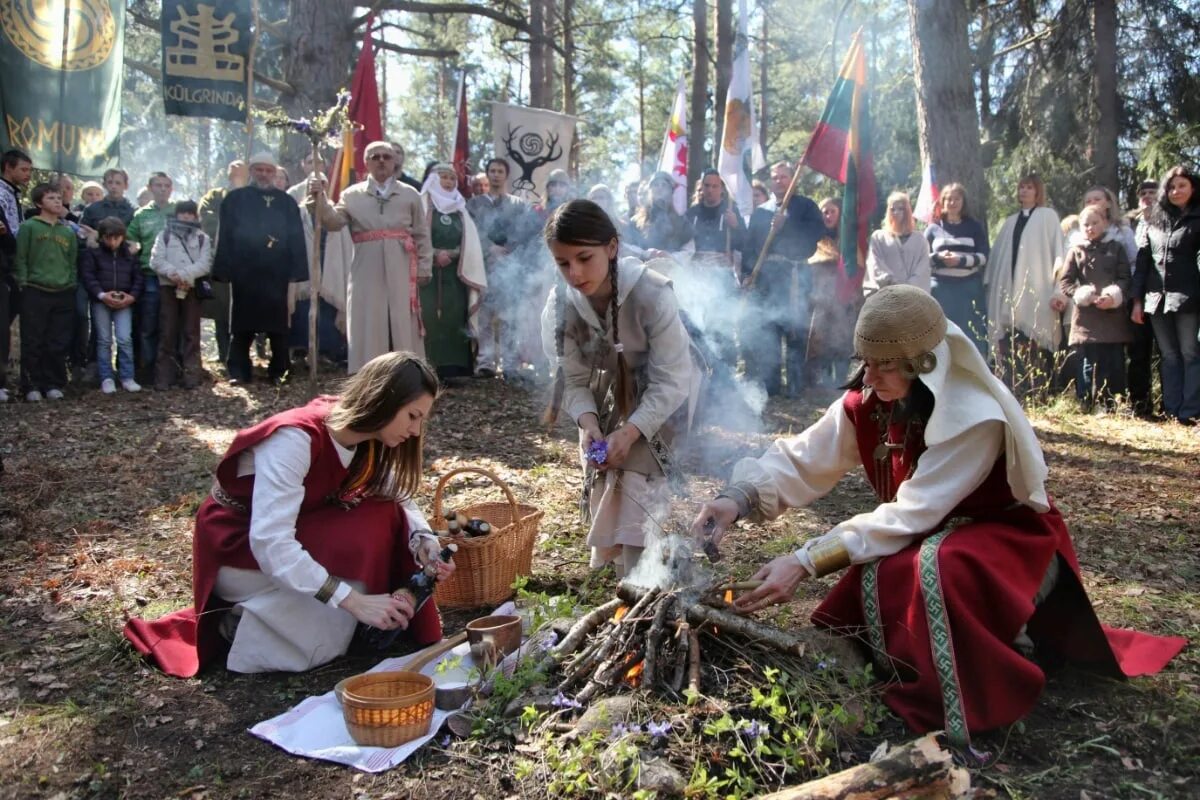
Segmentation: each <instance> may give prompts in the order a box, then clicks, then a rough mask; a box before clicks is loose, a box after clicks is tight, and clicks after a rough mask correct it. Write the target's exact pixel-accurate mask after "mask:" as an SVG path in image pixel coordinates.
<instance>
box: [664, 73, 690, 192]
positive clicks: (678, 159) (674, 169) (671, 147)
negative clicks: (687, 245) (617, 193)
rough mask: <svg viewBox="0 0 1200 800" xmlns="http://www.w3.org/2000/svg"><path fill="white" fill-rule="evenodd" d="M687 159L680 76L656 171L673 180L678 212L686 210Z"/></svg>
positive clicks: (684, 116)
mask: <svg viewBox="0 0 1200 800" xmlns="http://www.w3.org/2000/svg"><path fill="white" fill-rule="evenodd" d="M687 161H688V121H687V94H686V91H685V84H684V81H683V78H680V79H679V89H678V90H677V91H676V92H675V106H674V107H673V108H672V109H671V119H670V120H668V121H667V132H666V134H664V135H663V145H662V153H661V154H660V155H659V157H658V171H659V172H665V173H667V174H668V175H670V176H671V177H672V178H673V179H674V180H675V194H674V197H673V200H674V201H675V211H676V213H678V214H682V213H683V212H684V211H687V205H688V197H687V169H688V164H687Z"/></svg>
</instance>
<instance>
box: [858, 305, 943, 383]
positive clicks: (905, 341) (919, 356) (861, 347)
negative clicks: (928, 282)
mask: <svg viewBox="0 0 1200 800" xmlns="http://www.w3.org/2000/svg"><path fill="white" fill-rule="evenodd" d="M945 338H946V314H945V312H943V311H942V307H941V305H940V304H939V303H938V301H937V300H935V299H933V297H932V296H931V295H930V294H929V293H928V292H925V291H922V290H921V289H918V288H917V287H915V286H907V285H903V284H901V285H898V286H885V287H883V288H882V289H880V290H879V291H878V292H875V294H873V295H871V296H870V297H868V298H867V300H866V302H865V303H863V307H862V311H861V312H859V315H858V324H856V325H855V326H854V349H855V355H857V356H858V357H859V358H863V359H867V358H871V359H876V360H878V361H896V360H899V359H908V360H911V361H915V362H918V363H920V362H924V361H926V360H928V359H927V358H926V357H927V356H929V354H931V353H932V352H933V348H935V347H937V346H938V343H939V342H941V341H942V340H943V339H945ZM935 363H936V362H935ZM920 366H922V367H924V366H925V365H924V364H923V363H920ZM930 368H932V367H930ZM920 371H921V372H927V371H928V370H927V369H920Z"/></svg>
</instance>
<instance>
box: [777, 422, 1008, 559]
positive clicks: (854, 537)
mask: <svg viewBox="0 0 1200 800" xmlns="http://www.w3.org/2000/svg"><path fill="white" fill-rule="evenodd" d="M1003 447H1004V423H1003V422H1001V421H999V420H988V421H986V422H982V423H980V424H978V425H975V426H973V427H971V428H968V429H967V430H966V431H963V432H962V433H960V434H959V435H958V436H955V437H954V438H953V439H950V440H949V441H946V442H943V443H942V444H938V445H934V446H932V447H930V448H929V449H927V450H926V451H925V452H924V453H922V454H921V458H920V460H918V462H917V469H916V470H915V471H914V472H913V474H912V477H910V478H909V479H908V480H906V481H904V482H903V483H901V484H900V488H899V490H898V491H897V492H896V499H895V500H893V501H892V502H890V503H882V504H880V505H879V506H877V507H876V508H875V510H874V511H870V512H867V513H866V514H858V515H857V516H854V517H851V518H850V519H848V520H846V521H845V522H843V523H841V524H839V525H836V526H834V527H833V529H832V530H830V531H829V532H828V533H826V534H825V535H824V536H818V537H816V538H813V539H810V540H809V541H807V542H805V543H804V545H803V547H801V548H800V549H799V550H797V551H796V557H797V558H798V559H799V560H800V563H802V564H804V566H805V568H806V569H808V571H809V572H811V573H814V574H815V572H816V570H815V569H814V568H813V564H812V559H811V558H809V555H808V551H809V550H810V549H811V548H812V547H813V546H815V545H816V544H818V543H819V542H822V541H827V540H828V539H830V538H832V537H835V536H836V537H838V538H840V539H841V541H842V544H844V545H845V547H846V550H847V551H848V552H849V553H850V563H852V564H861V563H864V562H867V561H874V560H875V559H878V558H882V557H884V556H889V555H891V554H892V553H898V552H899V551H901V550H903V549H904V548H905V547H906V546H908V544H909V543H910V542H911V541H912V540H913V538H914V537H915V536H920V535H923V534H926V533H928V532H930V531H932V530H934V529H935V528H936V527H937V526H938V525H939V524H940V523H941V522H942V521H943V520H944V519H946V517H948V516H949V515H950V512H951V511H953V510H954V508H955V506H957V505H958V504H959V503H961V502H962V501H963V499H964V498H966V497H967V495H969V494H971V492H973V491H975V489H977V488H978V487H979V485H980V484H982V483H983V481H984V480H985V479H986V478H987V476H988V474H989V473H990V472H991V471H992V468H993V467H994V466H995V464H996V459H997V458H999V457H1000V453H1001V451H1002V450H1003Z"/></svg>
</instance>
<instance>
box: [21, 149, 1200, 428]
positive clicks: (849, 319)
mask: <svg viewBox="0 0 1200 800" xmlns="http://www.w3.org/2000/svg"><path fill="white" fill-rule="evenodd" d="M366 164H367V175H366V176H365V179H364V180H363V181H361V182H359V183H357V184H354V185H353V186H350V187H348V188H346V189H345V190H344V191H343V192H342V193H341V195H340V196H339V197H338V198H336V199H333V198H330V197H328V196H327V191H328V180H327V179H326V178H325V176H324V174H323V173H324V171H325V166H326V165H325V164H324V163H321V162H319V161H318V163H315V164H314V163H313V162H312V159H311V157H308V158H306V159H305V160H304V162H303V163H301V164H300V165H299V171H300V172H302V173H303V175H302V176H301V177H300V180H299V181H298V182H292V181H291V180H290V179H289V177H288V173H287V171H286V170H285V169H284V168H283V167H282V166H280V165H279V164H278V163H277V162H276V160H275V158H274V157H273V156H272V154H270V153H265V152H264V153H259V154H256V155H255V156H254V157H253V158H251V159H250V160H249V161H248V162H243V161H240V160H239V161H234V162H232V163H230V164H229V166H228V173H227V179H226V182H225V185H223V186H220V187H216V188H213V189H211V190H210V191H208V192H207V193H205V194H204V195H203V197H202V198H201V199H200V200H199V202H196V201H193V200H190V199H187V200H180V201H174V200H173V198H172V194H173V189H174V185H173V182H172V180H171V177H170V176H169V175H168V174H167V173H165V172H154V173H152V174H151V175H150V176H149V179H148V180H147V182H146V185H145V189H144V190H142V193H141V195H139V198H138V202H137V203H136V204H134V203H131V202H130V200H129V199H128V198H127V197H126V194H127V192H129V191H130V181H129V176H128V174H127V173H126V172H125V171H124V170H121V169H110V170H108V171H107V172H105V174H104V175H103V178H102V180H101V182H100V183H96V182H88V183H85V184H83V185H82V186H81V187H80V190H79V197H78V200H79V202H76V195H75V188H76V187H75V183H74V181H73V180H72V179H71V178H70V177H69V176H65V175H61V176H55V178H54V179H53V180H52V181H50V182H48V183H40V184H38V185H36V186H31V185H30V184H31V176H32V167H33V164H32V162H31V160H30V159H29V157H28V156H27V155H25V154H24V153H22V152H20V151H17V150H11V151H8V152H6V153H4V154H3V156H2V160H0V179H2V180H0V365H2V366H5V367H6V366H7V364H8V359H9V351H10V341H11V336H10V334H11V331H12V328H13V325H14V323H15V322H16V321H17V320H18V319H19V321H20V343H21V346H20V350H21V355H20V373H19V392H18V393H17V396H19V397H20V398H23V399H24V400H25V401H27V402H39V401H42V400H59V399H62V398H63V396H64V392H65V391H66V390H67V389H68V386H69V385H70V384H78V385H79V386H82V387H87V386H89V385H95V386H97V387H98V388H99V390H100V391H101V392H104V393H106V394H112V393H114V392H116V391H117V389H118V387H120V388H122V389H124V390H125V391H127V392H137V391H140V390H141V389H142V385H143V384H150V385H153V387H154V388H155V389H158V390H168V389H171V388H172V387H175V386H179V387H182V388H184V389H195V388H196V387H198V386H200V385H201V384H202V383H203V382H204V380H205V379H206V378H207V373H206V371H205V370H204V369H203V368H202V366H201V358H200V350H201V348H200V341H201V339H200V326H201V318H209V319H212V320H213V324H214V327H215V333H216V342H217V351H218V353H217V354H218V358H219V361H220V364H221V366H222V368H223V369H224V370H225V371H226V375H227V377H228V379H229V380H230V381H231V382H232V383H248V382H251V381H253V380H255V369H254V368H253V363H254V362H253V358H252V355H251V353H252V350H255V349H257V352H258V354H259V356H260V358H263V359H265V360H266V361H267V362H268V363H267V368H266V376H265V377H266V379H267V380H270V381H281V380H284V379H286V377H287V375H288V374H289V371H291V370H293V368H294V366H295V365H296V364H298V363H299V362H300V361H302V360H303V359H306V358H309V357H312V358H316V357H321V358H324V359H327V360H328V361H330V362H331V363H334V364H337V365H340V366H343V367H344V368H345V369H346V370H347V371H348V372H351V373H353V372H355V371H357V369H358V368H359V367H360V366H361V365H362V364H364V363H366V362H367V361H370V360H371V359H372V358H373V357H375V356H377V355H379V354H380V353H384V352H389V351H394V350H409V351H412V352H415V353H417V354H420V355H423V356H425V357H427V358H428V359H429V360H430V362H431V363H432V364H433V365H434V366H435V367H436V368H437V370H438V372H439V375H440V377H442V378H443V379H448V380H450V381H451V384H452V385H453V382H455V381H457V380H462V379H466V378H468V377H471V376H475V377H479V378H492V377H496V376H500V377H503V378H504V379H505V380H510V381H517V382H531V381H540V380H544V379H545V378H546V376H547V375H548V372H549V367H550V366H551V365H550V363H549V360H548V357H547V354H546V353H545V352H544V350H543V347H542V345H541V342H540V337H539V331H538V323H537V312H538V310H539V309H540V308H541V306H542V304H543V299H544V298H545V297H546V296H547V294H548V292H549V291H550V289H551V288H552V287H553V285H554V281H555V275H556V272H555V270H554V265H553V263H552V260H551V258H550V256H549V253H548V251H547V249H546V246H545V243H544V241H543V239H542V236H541V233H542V228H543V227H544V224H545V221H546V219H547V218H548V217H549V215H550V214H551V213H552V212H553V211H554V209H555V208H557V207H558V206H559V205H561V204H563V203H565V202H566V201H568V200H570V199H572V198H574V197H577V196H586V197H588V198H589V199H592V200H593V201H595V202H596V203H597V204H598V205H599V206H600V207H601V208H603V209H604V210H605V211H606V212H607V213H608V215H609V216H610V217H611V219H612V221H613V224H614V227H615V229H616V230H617V231H618V235H619V237H620V244H621V255H622V256H633V257H637V258H639V259H641V260H643V261H645V262H647V263H648V264H650V265H651V266H652V267H653V268H654V269H656V270H657V271H659V272H662V273H663V274H665V275H667V277H669V278H670V279H671V281H672V283H673V285H674V287H675V292H676V294H677V296H678V298H679V304H680V308H681V309H682V311H683V313H684V319H685V321H686V323H687V325H688V329H689V333H690V334H691V336H692V338H693V339H694V340H695V341H696V344H697V345H698V346H699V347H700V349H701V351H702V352H703V353H704V354H705V356H706V359H707V362H708V366H709V368H710V370H711V372H712V373H713V375H718V374H724V375H726V376H732V375H735V374H736V375H740V376H741V378H740V379H741V380H744V381H745V382H747V383H749V384H754V385H757V386H758V387H760V388H761V389H762V390H763V391H765V393H766V394H767V395H770V396H774V395H786V396H796V395H798V394H800V393H801V392H804V391H805V390H807V389H810V388H814V387H820V388H828V387H832V386H836V385H839V384H840V383H842V382H843V381H844V380H845V378H846V375H847V371H848V367H849V365H850V363H851V360H852V357H853V355H854V354H853V353H852V352H851V348H852V345H851V336H850V333H851V332H852V330H853V326H854V322H855V318H856V315H857V309H858V307H859V306H860V305H861V303H862V300H863V299H864V298H865V297H866V296H869V295H870V294H872V293H873V292H876V291H878V290H879V289H880V288H882V287H884V286H889V285H895V284H908V285H912V286H916V287H919V288H920V289H922V290H924V291H926V292H929V293H931V294H932V295H933V296H934V297H935V298H936V299H937V300H938V302H939V303H940V304H941V305H942V307H943V308H944V310H945V312H946V314H947V316H948V318H949V319H950V320H951V321H953V322H954V323H955V324H957V325H958V326H959V327H960V328H961V329H962V330H963V331H964V333H966V334H967V336H968V337H969V338H970V339H971V340H972V341H973V342H974V343H975V344H976V346H977V347H978V348H979V350H980V352H981V353H982V354H983V355H984V357H985V358H987V359H989V360H990V363H991V364H992V365H993V367H994V369H995V370H996V372H997V374H998V375H1000V376H1001V377H1002V378H1004V379H1005V381H1006V382H1007V383H1008V385H1009V386H1010V387H1011V388H1013V390H1014V391H1015V392H1017V394H1018V396H1024V397H1028V396H1030V395H1031V394H1043V395H1044V394H1045V393H1046V392H1049V391H1062V390H1064V389H1066V388H1067V387H1069V386H1073V387H1074V391H1075V392H1076V394H1077V396H1078V399H1079V401H1080V403H1081V404H1082V406H1083V408H1084V409H1085V410H1091V409H1092V408H1094V407H1097V406H1099V407H1101V408H1108V409H1113V408H1116V407H1117V406H1118V404H1119V403H1120V401H1121V399H1122V398H1123V399H1124V400H1125V401H1127V402H1128V404H1129V407H1130V408H1131V410H1132V411H1133V412H1135V413H1137V414H1138V415H1141V416H1145V417H1159V416H1164V417H1166V418H1170V419H1174V420H1177V421H1179V422H1181V423H1184V424H1195V422H1196V421H1197V420H1198V419H1200V344H1198V341H1197V336H1198V327H1200V268H1198V266H1197V254H1198V252H1200V192H1198V191H1197V177H1196V175H1195V174H1194V173H1193V172H1192V171H1190V170H1189V169H1187V168H1184V167H1176V168H1174V169H1172V170H1171V171H1170V172H1168V174H1167V175H1166V176H1165V177H1164V178H1163V179H1162V181H1160V182H1156V181H1146V182H1143V183H1142V184H1141V185H1140V186H1139V188H1138V191H1137V197H1138V200H1139V203H1138V206H1137V207H1136V208H1135V209H1133V210H1132V211H1130V212H1129V213H1127V214H1126V213H1122V210H1121V208H1120V207H1119V204H1118V200H1117V195H1116V194H1115V193H1114V192H1113V191H1112V189H1111V188H1110V187H1102V186H1097V187H1093V188H1092V189H1090V190H1089V191H1088V192H1087V193H1086V194H1085V196H1084V197H1083V198H1082V199H1081V201H1080V202H1079V204H1078V205H1079V207H1080V210H1079V211H1078V212H1077V213H1073V214H1071V215H1070V216H1068V217H1066V218H1065V219H1060V217H1059V214H1058V213H1057V212H1056V211H1054V210H1053V209H1052V208H1051V207H1050V205H1049V202H1048V198H1047V197H1046V190H1045V186H1044V185H1043V183H1042V181H1041V180H1040V179H1039V178H1038V177H1037V176H1036V175H1029V176H1025V177H1024V178H1022V179H1021V180H1020V181H1019V182H1018V185H1017V192H1016V199H1017V201H1018V204H1019V207H1020V208H1019V210H1018V211H1017V212H1016V213H1014V214H1012V215H1011V216H1010V217H1008V218H1007V219H1005V220H1003V221H1002V223H1001V224H1000V225H999V227H998V234H997V236H996V237H995V239H994V240H993V241H989V236H988V234H987V231H986V229H985V228H984V226H983V224H982V223H981V222H980V221H979V220H978V219H976V218H974V217H973V216H972V215H971V208H972V199H971V198H969V197H968V196H967V192H966V190H965V189H964V187H963V186H962V185H961V184H958V183H952V184H949V185H947V186H945V187H944V189H943V190H942V192H941V194H940V198H939V199H938V201H937V203H936V204H935V208H934V210H933V214H932V216H931V218H930V219H928V220H918V219H916V218H915V216H914V213H913V208H912V205H911V203H910V201H909V197H908V195H907V194H905V193H904V192H895V193H893V194H891V195H890V196H889V197H888V198H887V202H886V206H885V209H884V217H883V222H882V224H881V226H880V228H879V230H877V231H875V233H873V234H872V236H871V237H870V245H869V248H868V251H867V253H866V254H865V264H863V265H862V269H860V270H859V272H858V274H857V275H855V274H851V273H848V272H847V271H846V269H845V266H844V260H843V259H842V258H841V256H840V254H839V252H838V240H839V237H838V226H839V223H840V217H841V213H842V210H841V209H840V207H839V204H838V202H837V200H836V199H833V198H829V199H826V200H824V201H823V202H822V203H821V205H820V206H818V205H817V203H815V202H814V201H813V200H811V199H809V198H807V197H803V196H801V195H799V194H797V195H795V196H792V197H790V198H787V204H786V209H783V206H784V201H785V196H786V194H787V191H788V188H789V186H790V184H791V182H792V177H793V175H794V169H793V166H792V165H791V164H789V163H787V162H779V163H777V164H775V165H773V166H772V167H771V169H770V172H769V178H768V180H767V182H766V183H762V182H759V181H755V182H754V185H753V191H754V208H751V209H745V210H743V209H739V208H737V206H736V204H735V203H734V202H733V201H732V199H731V198H730V197H729V194H728V192H727V191H726V187H725V185H724V183H723V182H722V180H721V176H720V175H719V174H718V173H717V172H716V171H715V170H706V171H704V173H703V175H702V176H701V179H700V181H699V183H698V185H697V186H696V187H695V195H694V198H693V202H692V203H691V205H690V206H689V207H687V208H686V209H685V210H684V211H683V212H682V213H680V210H679V208H682V206H680V207H679V208H677V207H676V206H675V203H674V189H675V183H674V180H673V179H672V177H671V176H670V175H667V174H665V173H656V174H654V175H652V176H651V177H650V178H648V179H647V180H646V181H644V182H641V183H637V182H634V183H630V184H628V185H626V186H625V187H623V189H624V191H623V192H622V196H621V203H620V204H619V203H618V200H617V197H616V193H615V192H614V191H613V190H612V189H610V188H609V187H608V186H605V185H602V184H598V185H596V186H592V187H590V189H587V190H586V191H585V190H584V187H577V186H576V185H575V184H574V183H573V181H572V180H571V178H570V176H569V175H568V174H567V173H566V172H564V171H562V170H556V171H554V172H552V173H551V174H550V176H549V178H548V181H547V185H546V188H545V196H544V197H543V198H538V199H536V200H533V201H531V200H527V199H524V198H521V197H517V196H515V195H513V194H511V193H510V192H509V190H508V186H509V183H510V181H509V174H508V173H509V166H508V163H507V162H506V161H505V160H503V159H500V158H494V159H491V160H489V161H487V163H486V164H485V165H484V170H483V171H482V172H479V173H478V174H474V175H467V176H464V177H463V178H461V180H460V176H459V174H458V173H457V171H456V170H455V168H454V166H453V165H450V164H441V163H435V164H430V165H429V167H428V168H427V169H426V172H425V175H424V177H423V179H422V180H416V179H415V178H414V177H413V176H411V175H409V174H408V173H406V172H405V170H404V166H405V154H404V149H403V148H402V147H401V146H400V145H399V144H398V143H395V142H385V141H380V142H374V143H371V144H370V145H369V146H368V147H367V149H366ZM619 205H620V206H622V207H618V206H619ZM781 209H783V210H781ZM317 228H319V229H320V236H319V237H314V232H315V231H316V229H317ZM768 241H769V246H768ZM314 242H315V243H316V245H315V246H316V248H317V252H316V253H315V254H314V253H313V247H314ZM314 257H315V258H317V259H319V261H320V264H321V270H320V274H321V281H320V285H319V286H316V287H313V286H310V285H309V263H310V260H311V259H313V258H314ZM312 302H316V303H318V315H317V316H318V320H319V322H318V341H317V343H316V347H315V348H312V347H310V342H309V341H308V314H309V307H310V304H311V303H312ZM114 342H115V344H116V363H115V368H114V363H113V360H112V358H113V352H112V351H113V343H114ZM310 350H315V352H312V353H310ZM268 352H269V357H268ZM1155 353H1157V363H1158V365H1159V370H1158V374H1159V379H1160V382H1161V383H1160V385H1161V391H1160V392H1158V393H1157V396H1158V397H1160V398H1161V402H1160V403H1158V404H1157V407H1156V405H1155V404H1154V403H1153V402H1152V397H1154V396H1155V393H1154V392H1152V383H1153V377H1154V372H1153V370H1152V366H1151V365H1152V363H1154V359H1155ZM6 378H7V375H5V374H3V373H2V372H0V402H8V401H9V400H10V394H9V390H10V388H11V385H10V384H9V383H8V382H7V380H6Z"/></svg>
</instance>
